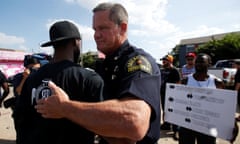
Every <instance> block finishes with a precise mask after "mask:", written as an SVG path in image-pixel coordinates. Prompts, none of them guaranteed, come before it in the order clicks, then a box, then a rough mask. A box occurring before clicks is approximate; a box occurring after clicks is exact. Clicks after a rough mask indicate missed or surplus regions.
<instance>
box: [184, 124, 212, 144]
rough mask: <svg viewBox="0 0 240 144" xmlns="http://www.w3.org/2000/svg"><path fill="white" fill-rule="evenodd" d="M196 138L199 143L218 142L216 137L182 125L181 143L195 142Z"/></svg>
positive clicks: (209, 143)
mask: <svg viewBox="0 0 240 144" xmlns="http://www.w3.org/2000/svg"><path fill="white" fill-rule="evenodd" d="M196 140H197V144H216V138H215V137H212V136H208V135H205V134H202V133H199V132H196V131H192V130H190V129H186V128H183V127H180V129H179V144H195V141H196Z"/></svg>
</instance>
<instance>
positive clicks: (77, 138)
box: [16, 21, 103, 144]
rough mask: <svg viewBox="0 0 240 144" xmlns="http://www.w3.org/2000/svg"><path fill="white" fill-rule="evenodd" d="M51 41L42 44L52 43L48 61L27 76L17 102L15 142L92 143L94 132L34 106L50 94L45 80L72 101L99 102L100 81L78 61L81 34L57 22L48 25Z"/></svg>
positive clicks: (96, 75)
mask: <svg viewBox="0 0 240 144" xmlns="http://www.w3.org/2000/svg"><path fill="white" fill-rule="evenodd" d="M49 35H50V41H49V42H47V43H44V44H42V46H43V47H46V46H53V48H54V55H53V59H52V61H51V62H50V63H48V64H45V65H44V66H42V67H40V68H39V69H38V71H36V72H35V73H33V74H31V75H29V77H28V78H27V79H26V81H25V83H24V85H23V89H22V92H21V95H20V97H19V99H17V103H16V119H17V122H19V123H18V125H19V130H18V131H17V144H72V143H83V144H93V143H94V137H95V134H94V133H93V132H90V131H89V130H86V129H85V128H84V127H82V126H79V125H77V124H76V123H73V122H72V121H70V120H67V119H64V118H63V119H46V118H43V117H42V116H41V115H40V114H38V113H37V111H36V110H35V109H34V106H35V104H36V101H37V100H38V99H41V98H46V97H48V96H49V95H50V94H51V91H50V90H49V88H48V80H51V81H53V82H55V83H56V84H57V85H58V86H59V87H61V88H62V89H63V90H65V91H66V92H67V94H68V95H69V99H72V100H73V101H87V102H96V101H100V99H101V94H102V88H103V80H102V79H101V77H100V76H99V75H98V74H97V73H95V72H93V71H89V70H86V69H84V68H82V67H81V66H80V65H79V64H77V62H78V58H79V56H80V46H81V36H80V33H79V30H78V28H77V27H76V26H75V25H74V24H73V23H72V22H69V21H58V22H56V23H54V24H53V25H52V26H51V27H50V31H49Z"/></svg>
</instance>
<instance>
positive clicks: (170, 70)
mask: <svg viewBox="0 0 240 144" xmlns="http://www.w3.org/2000/svg"><path fill="white" fill-rule="evenodd" d="M160 60H162V68H161V69H160V70H161V82H162V83H161V104H162V105H161V106H162V110H163V124H162V125H161V129H162V130H171V124H170V123H168V122H165V121H164V107H165V96H166V84H167V83H180V80H181V78H180V73H179V71H178V69H177V68H176V67H174V66H173V56H172V55H166V56H164V57H163V58H161V59H160ZM172 129H173V131H174V132H175V133H174V138H175V139H177V137H176V132H177V126H176V125H172Z"/></svg>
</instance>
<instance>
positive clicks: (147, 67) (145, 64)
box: [127, 55, 152, 74]
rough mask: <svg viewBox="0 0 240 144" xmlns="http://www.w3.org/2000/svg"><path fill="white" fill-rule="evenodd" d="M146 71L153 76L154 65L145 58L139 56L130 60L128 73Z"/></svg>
mask: <svg viewBox="0 0 240 144" xmlns="http://www.w3.org/2000/svg"><path fill="white" fill-rule="evenodd" d="M138 70H141V71H144V72H147V73H149V74H152V65H151V64H150V62H149V61H148V59H146V58H145V57H144V56H141V55H138V56H135V57H133V58H131V59H129V60H128V62H127V71H128V72H135V71H138Z"/></svg>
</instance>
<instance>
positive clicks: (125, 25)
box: [120, 22, 128, 35]
mask: <svg viewBox="0 0 240 144" xmlns="http://www.w3.org/2000/svg"><path fill="white" fill-rule="evenodd" d="M127 27H128V24H127V23H126V22H122V23H121V24H120V28H121V32H120V33H121V35H123V34H125V33H126V32H127Z"/></svg>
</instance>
